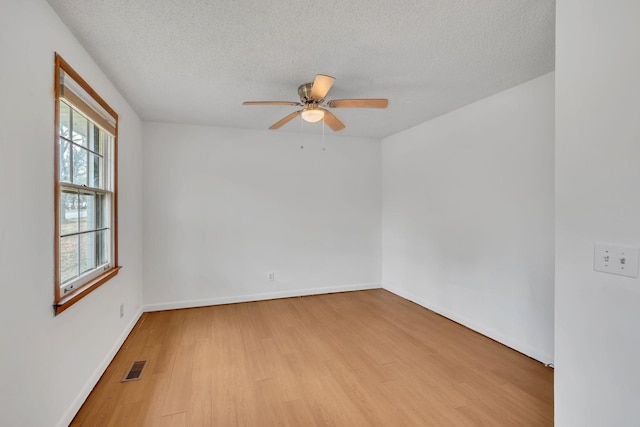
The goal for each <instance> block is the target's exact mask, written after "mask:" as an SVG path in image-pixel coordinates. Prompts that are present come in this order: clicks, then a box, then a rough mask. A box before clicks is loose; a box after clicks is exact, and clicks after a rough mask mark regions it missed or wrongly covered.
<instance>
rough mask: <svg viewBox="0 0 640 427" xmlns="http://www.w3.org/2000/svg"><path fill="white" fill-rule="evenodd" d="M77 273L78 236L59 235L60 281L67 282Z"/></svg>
mask: <svg viewBox="0 0 640 427" xmlns="http://www.w3.org/2000/svg"><path fill="white" fill-rule="evenodd" d="M78 275H79V272H78V236H67V237H61V238H60V282H61V283H65V282H68V281H69V280H71V279H73V278H74V277H77V276H78Z"/></svg>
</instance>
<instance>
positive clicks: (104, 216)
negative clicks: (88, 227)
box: [95, 194, 109, 228]
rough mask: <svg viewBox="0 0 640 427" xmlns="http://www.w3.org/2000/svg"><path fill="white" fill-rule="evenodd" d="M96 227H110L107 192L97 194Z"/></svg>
mask: <svg viewBox="0 0 640 427" xmlns="http://www.w3.org/2000/svg"><path fill="white" fill-rule="evenodd" d="M95 200H96V212H95V215H96V228H105V227H109V211H108V204H107V195H106V194H96V196H95Z"/></svg>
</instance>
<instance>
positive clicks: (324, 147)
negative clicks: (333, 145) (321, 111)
mask: <svg viewBox="0 0 640 427" xmlns="http://www.w3.org/2000/svg"><path fill="white" fill-rule="evenodd" d="M325 127H326V126H325V123H324V118H323V119H322V151H327V147H326V146H325V144H324V128H325Z"/></svg>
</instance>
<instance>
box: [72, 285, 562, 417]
mask: <svg viewBox="0 0 640 427" xmlns="http://www.w3.org/2000/svg"><path fill="white" fill-rule="evenodd" d="M135 360H147V367H146V368H145V371H144V373H143V376H142V378H141V379H140V380H137V381H132V382H127V383H122V382H120V380H121V379H122V377H123V375H124V374H125V372H126V370H127V369H128V368H129V366H130V365H131V363H132V362H133V361H135ZM72 425H73V426H126V427H136V426H154V427H155V426H161V427H165V426H166V427H182V426H203V427H204V426H227V425H228V426H232V425H247V426H254V425H259V426H305V427H306V426H377V425H379V426H390V425H393V426H418V425H429V426H447V427H451V426H454V427H464V426H483V425H486V426H492V427H500V426H505V427H506V426H508V427H513V426H536V427H537V426H540V427H545V426H552V425H553V370H552V369H550V368H546V367H544V366H543V365H542V364H541V363H539V362H536V361H534V360H532V359H530V358H528V357H526V356H524V355H522V354H520V353H518V352H516V351H514V350H511V349H509V348H507V347H505V346H503V345H501V344H499V343H497V342H495V341H493V340H491V339H489V338H487V337H484V336H482V335H480V334H477V333H475V332H473V331H471V330H469V329H467V328H465V327H463V326H461V325H459V324H457V323H455V322H452V321H450V320H448V319H445V318H443V317H441V316H439V315H437V314H435V313H433V312H431V311H429V310H426V309H424V308H422V307H420V306H418V305H416V304H414V303H412V302H410V301H407V300H404V299H402V298H400V297H398V296H396V295H393V294H391V293H389V292H387V291H384V290H381V289H379V290H370V291H359V292H347V293H337V294H330V295H318V296H309V297H299V298H288V299H280V300H269V301H259V302H253V303H243V304H231V305H223V306H212V307H202V308H194V309H184V310H173V311H165V312H154V313H145V314H144V315H143V316H142V317H141V319H140V320H139V321H138V324H137V325H136V327H135V328H134V330H133V332H132V333H131V335H130V336H129V337H128V338H127V340H126V342H125V343H124V344H123V346H122V348H121V349H120V351H119V352H118V354H117V355H116V357H115V358H114V360H113V361H112V363H111V364H110V366H109V367H108V368H107V370H106V371H105V374H104V375H103V377H102V378H101V380H100V381H99V383H98V384H97V385H96V387H95V388H94V390H93V392H92V393H91V395H90V396H89V398H88V399H87V401H86V402H85V404H84V405H83V406H82V408H81V409H80V411H79V412H78V414H77V415H76V417H75V419H74V421H73V423H72Z"/></svg>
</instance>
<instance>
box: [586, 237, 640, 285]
mask: <svg viewBox="0 0 640 427" xmlns="http://www.w3.org/2000/svg"><path fill="white" fill-rule="evenodd" d="M593 269H594V270H596V271H602V272H604V273H611V274H619V275H621V276H628V277H638V248H633V247H630V246H616V245H610V244H607V243H596V244H595V249H594V254H593Z"/></svg>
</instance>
